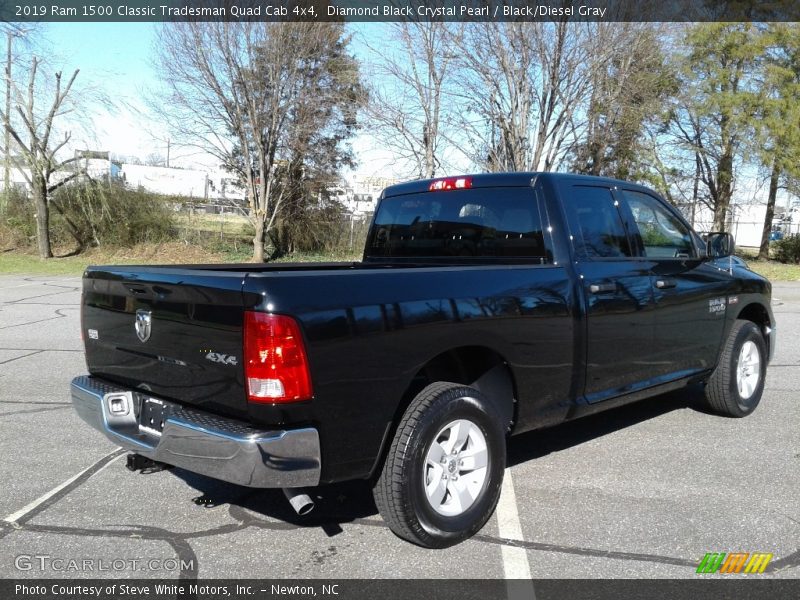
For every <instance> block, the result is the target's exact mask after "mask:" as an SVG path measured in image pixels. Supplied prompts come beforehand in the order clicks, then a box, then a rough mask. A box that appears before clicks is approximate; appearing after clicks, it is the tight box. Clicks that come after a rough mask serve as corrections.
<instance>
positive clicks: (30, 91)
mask: <svg viewBox="0 0 800 600" xmlns="http://www.w3.org/2000/svg"><path fill="white" fill-rule="evenodd" d="M39 67H40V61H39V59H38V58H36V57H34V58H33V59H32V61H31V67H30V72H29V75H28V82H27V86H26V88H24V89H19V88H18V87H17V86H13V87H14V92H15V94H14V96H15V101H14V102H12V108H11V111H9V112H6V111H5V110H3V109H0V116H2V119H3V122H4V123H5V126H6V129H7V131H8V132H9V134H10V136H11V139H12V140H13V141H14V142H15V143H16V147H17V148H18V150H19V153H20V156H17V155H11V154H10V149H9V148H7V147H3V149H2V150H3V152H4V153H7V154H9V155H11V159H12V161H13V162H14V166H15V167H16V168H17V169H19V171H20V172H21V173H22V174H23V176H24V177H25V180H26V181H27V183H28V185H29V186H30V187H31V190H32V192H33V199H34V204H35V207H36V237H37V243H38V248H39V256H40V257H42V258H51V257H52V256H53V251H52V248H51V245H50V207H51V206H53V207H55V208H56V210H59V207H58V205H56V204H54V203H52V202H51V196H50V195H51V194H52V192H54V191H55V190H56V189H58V188H59V187H61V186H63V185H65V184H66V183H68V182H69V181H71V180H72V179H74V178H75V177H77V176H78V175H79V174H80V173H81V171H79V170H73V171H72V172H71V173H69V174H67V175H63V174H62V175H61V176H60V177H59V178H58V180H57V181H54V177H53V176H54V175H55V174H57V173H59V172H62V171H64V170H65V169H66V167H67V166H69V165H71V164H73V163H76V162H77V161H78V160H79V157H78V156H73V157H72V158H67V159H60V158H58V156H59V153H60V151H62V150H63V149H64V148H65V147H66V146H67V144H68V143H69V141H70V138H71V134H70V133H69V132H65V133H63V135H60V136H58V135H57V134H56V122H57V120H59V119H60V118H61V117H62V116H63V115H65V114H66V113H67V112H69V111H70V110H71V107H70V105H69V102H68V98H69V96H70V92H71V90H72V86H73V83H74V82H75V78H76V77H77V76H78V71H77V70H75V71H74V72H73V73H72V75H71V76H70V77H69V78H68V79H66V80H65V79H64V78H63V74H62V73H61V71H58V72H56V73H55V74H54V87H53V89H52V96H51V97H50V98H49V99H47V100H44V98H45V94H44V93H43V92H41V90H39V89H38V83H39V81H38V76H39ZM42 104H43V105H44V109H43V110H42V109H40V106H42ZM15 117H16V118H15ZM67 225H68V226H69V225H70V224H69V222H67ZM71 231H72V233H73V235H75V231H73V230H72V229H71ZM76 241H78V242H80V239H79V238H78V237H76Z"/></svg>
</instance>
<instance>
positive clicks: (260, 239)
mask: <svg viewBox="0 0 800 600" xmlns="http://www.w3.org/2000/svg"><path fill="white" fill-rule="evenodd" d="M255 229H256V234H255V235H254V236H253V259H252V260H253V262H254V263H263V262H264V242H265V241H266V240H265V239H264V238H265V235H264V233H265V231H264V220H263V219H261V218H257V219H256V222H255Z"/></svg>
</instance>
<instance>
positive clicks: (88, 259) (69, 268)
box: [0, 242, 230, 275]
mask: <svg viewBox="0 0 800 600" xmlns="http://www.w3.org/2000/svg"><path fill="white" fill-rule="evenodd" d="M56 254H57V252H56ZM221 262H230V261H226V260H225V257H224V256H222V255H221V254H217V253H214V252H209V251H208V250H205V249H203V248H198V247H197V246H189V245H186V244H184V243H182V242H164V243H161V244H153V243H150V244H137V245H135V246H133V247H131V248H108V249H106V248H92V249H91V250H88V251H87V252H84V253H83V254H79V255H77V256H65V257H61V258H51V259H48V260H42V259H41V258H39V257H38V255H37V254H36V253H35V252H33V251H11V252H3V253H2V254H0V275H10V274H25V275H80V274H82V273H83V271H84V269H86V267H87V266H89V265H143V264H145V265H159V264H192V263H194V264H197V263H221Z"/></svg>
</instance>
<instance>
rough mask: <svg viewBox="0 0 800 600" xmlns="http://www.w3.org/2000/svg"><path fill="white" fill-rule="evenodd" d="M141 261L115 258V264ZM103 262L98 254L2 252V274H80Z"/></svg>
mask: <svg viewBox="0 0 800 600" xmlns="http://www.w3.org/2000/svg"><path fill="white" fill-rule="evenodd" d="M141 262H143V261H142V260H137V259H134V258H130V259H124V258H117V259H116V260H114V264H121V265H125V264H127V265H133V264H137V263H141ZM102 263H103V261H102V260H101V257H100V256H98V255H96V254H92V255H81V256H68V257H65V258H51V259H49V260H43V259H41V258H39V257H38V256H34V255H32V254H22V253H18V252H5V253H3V254H0V275H19V274H24V275H80V274H82V273H83V271H84V269H86V267H87V266H89V265H97V264H102Z"/></svg>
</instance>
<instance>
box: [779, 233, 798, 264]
mask: <svg viewBox="0 0 800 600" xmlns="http://www.w3.org/2000/svg"><path fill="white" fill-rule="evenodd" d="M773 248H774V251H775V260H777V261H780V262H782V263H793V264H797V263H800V234H795V235H789V236H786V237H784V238H783V239H782V240H778V241H776V242H774V244H773Z"/></svg>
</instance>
